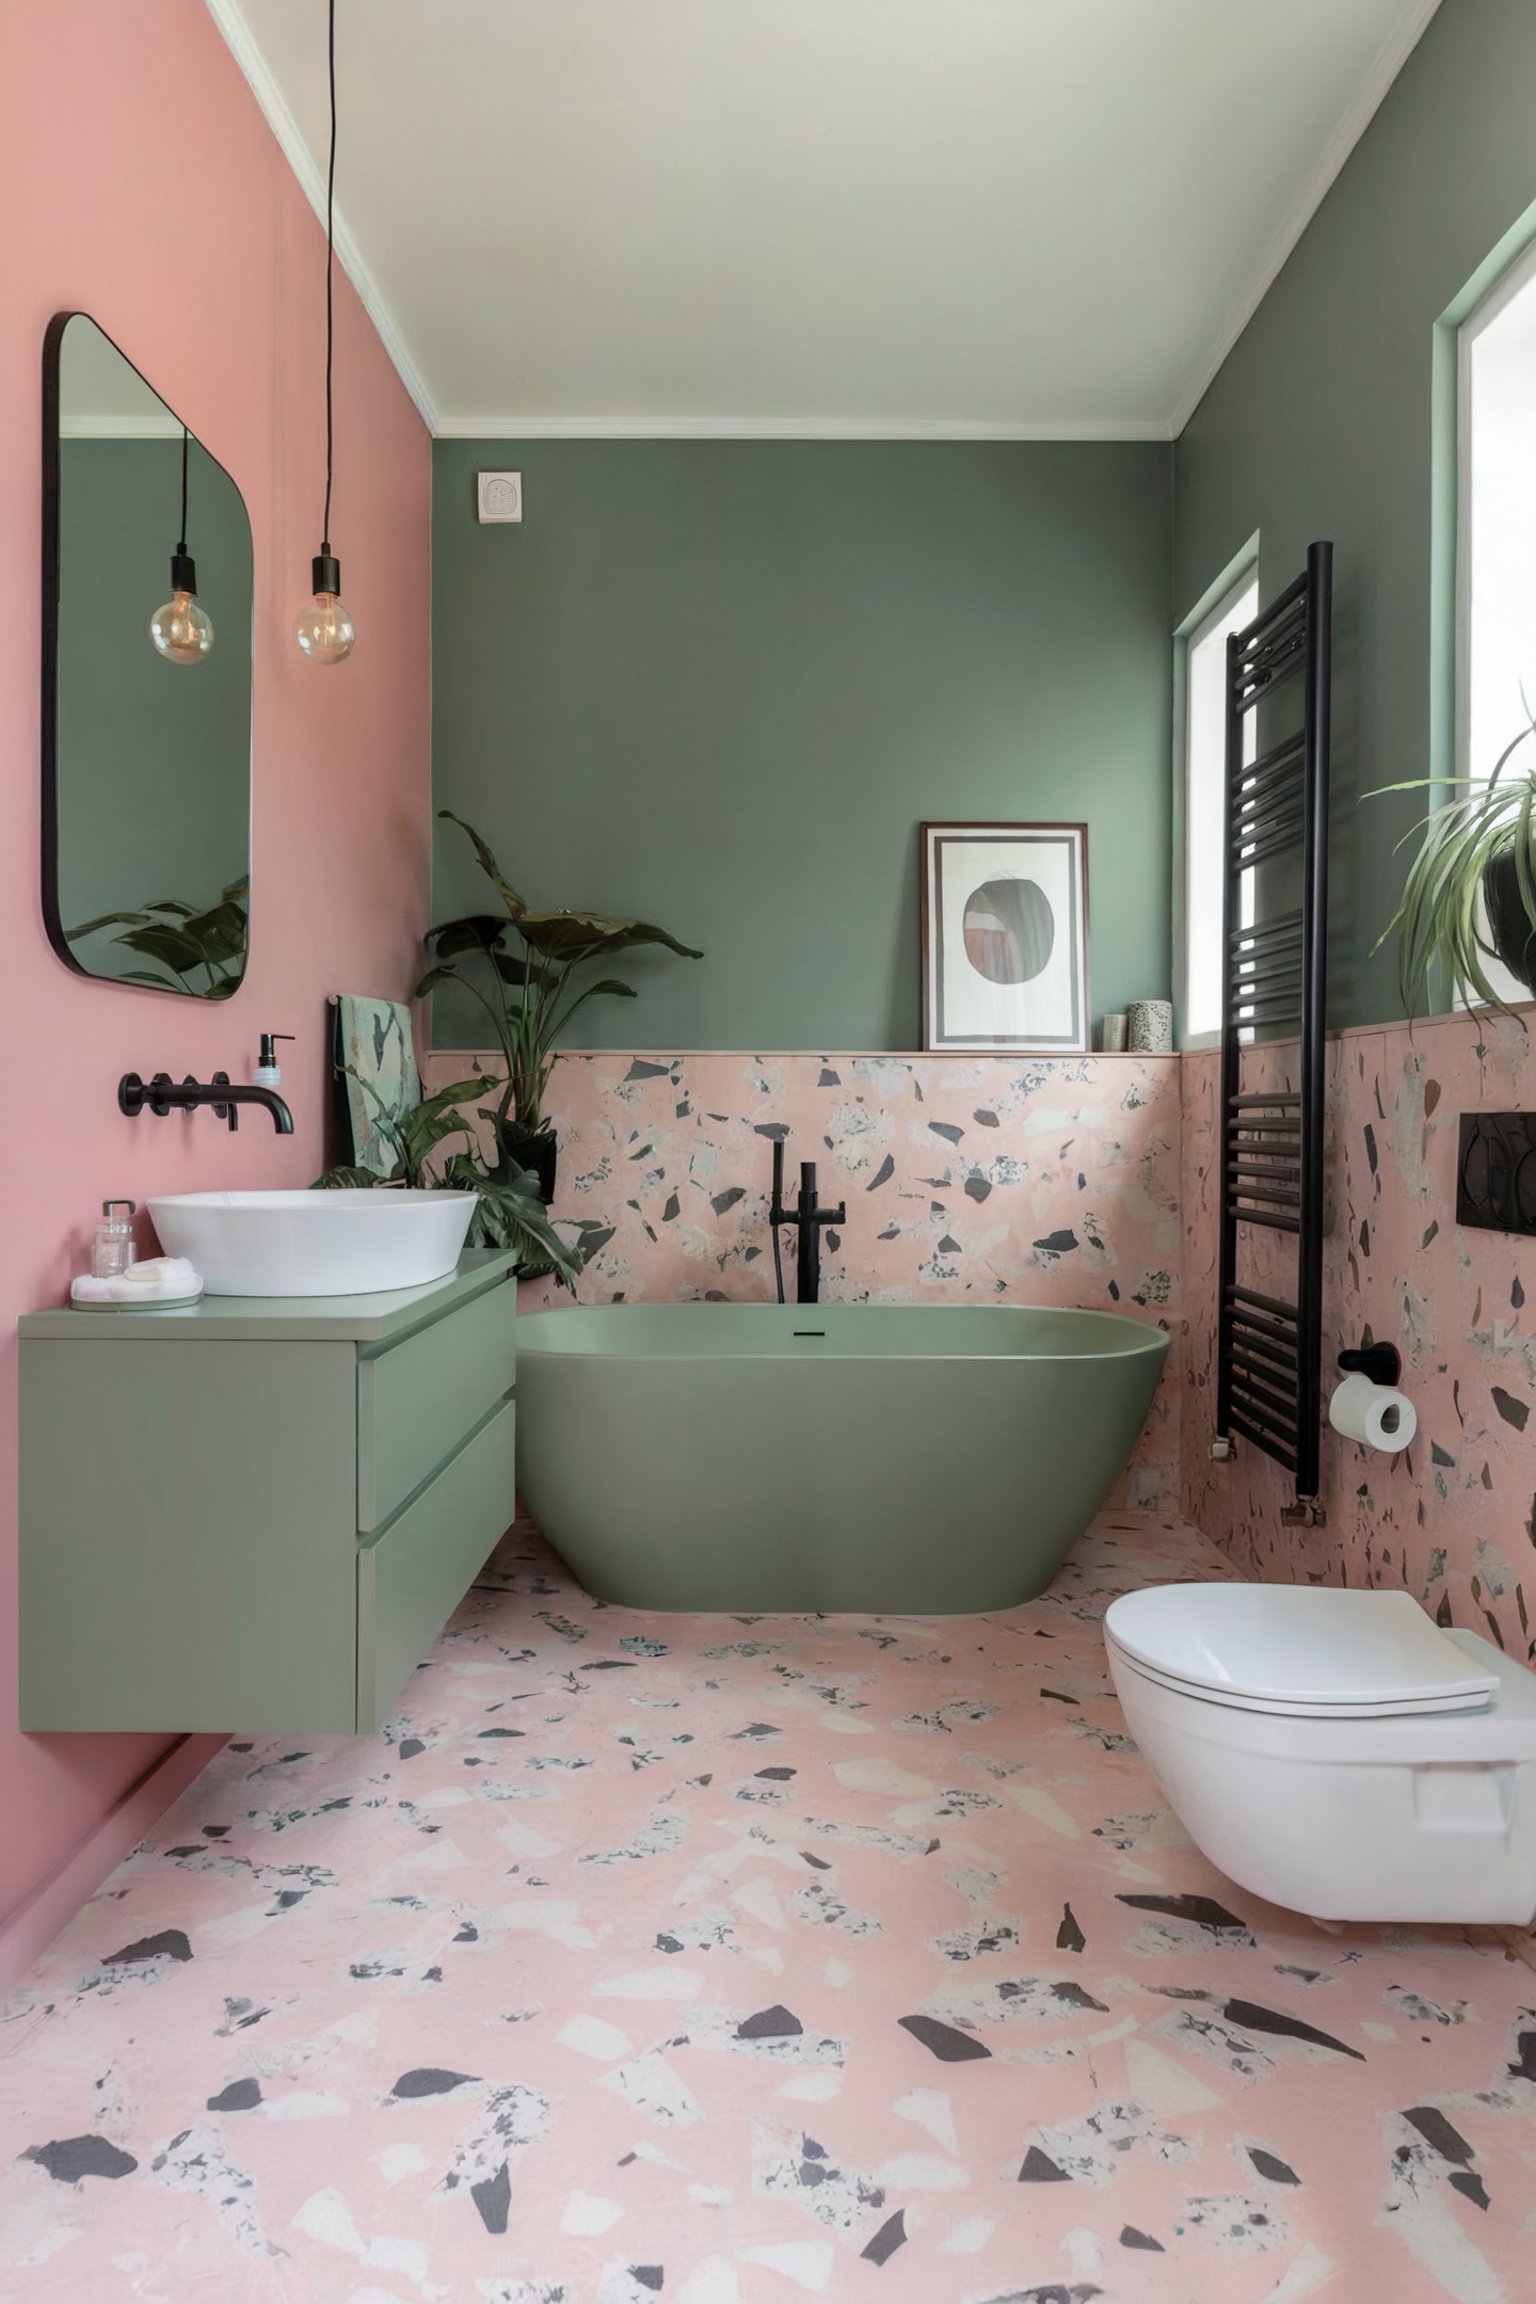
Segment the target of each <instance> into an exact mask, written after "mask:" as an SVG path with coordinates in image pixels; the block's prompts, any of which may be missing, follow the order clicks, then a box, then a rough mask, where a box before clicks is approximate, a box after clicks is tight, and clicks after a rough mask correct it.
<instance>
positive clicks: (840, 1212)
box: [768, 1136, 848, 1304]
mask: <svg viewBox="0 0 1536 2304" xmlns="http://www.w3.org/2000/svg"><path fill="white" fill-rule="evenodd" d="M847 1221H848V1209H847V1205H846V1203H845V1202H844V1201H841V1200H839V1202H838V1204H837V1206H836V1207H835V1208H823V1207H822V1206H821V1203H820V1201H819V1199H818V1198H817V1193H816V1163H815V1161H814V1160H802V1161H801V1163H800V1192H799V1196H798V1198H797V1199H796V1201H795V1205H794V1207H793V1208H786V1207H785V1205H784V1142H783V1138H782V1137H778V1136H776V1137H775V1138H774V1140H773V1205H772V1207H771V1208H770V1209H769V1211H768V1222H769V1224H770V1226H771V1227H772V1231H773V1268H774V1270H775V1272H776V1273H777V1274H778V1278H779V1302H780V1303H781V1304H782V1303H783V1301H784V1268H783V1266H782V1265H781V1263H780V1262H779V1226H780V1225H781V1224H793V1225H794V1227H795V1231H796V1235H797V1237H796V1243H795V1302H796V1303H797V1304H819V1303H820V1302H821V1234H822V1228H823V1226H824V1225H827V1224H846V1223H847Z"/></svg>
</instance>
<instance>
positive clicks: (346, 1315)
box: [19, 1248, 516, 1349]
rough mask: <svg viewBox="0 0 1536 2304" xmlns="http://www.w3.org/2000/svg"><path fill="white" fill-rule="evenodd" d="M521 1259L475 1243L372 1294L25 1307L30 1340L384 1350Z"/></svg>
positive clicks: (24, 1321) (23, 1331) (24, 1324)
mask: <svg viewBox="0 0 1536 2304" xmlns="http://www.w3.org/2000/svg"><path fill="white" fill-rule="evenodd" d="M515 1261H516V1259H515V1257H514V1256H513V1254H512V1252H511V1250H509V1249H506V1248H470V1249H467V1250H466V1251H465V1253H464V1255H462V1256H461V1257H460V1259H459V1265H458V1270H457V1271H456V1272H452V1273H450V1274H449V1275H448V1277H447V1278H446V1279H445V1280H434V1281H432V1282H431V1283H430V1284H429V1285H428V1286H427V1287H425V1288H394V1289H386V1290H383V1291H381V1292H380V1293H378V1294H376V1295H368V1296H202V1297H199V1299H198V1301H197V1302H196V1303H195V1304H182V1305H167V1306H166V1307H165V1308H164V1309H163V1310H161V1311H154V1310H152V1309H145V1310H144V1311H137V1310H129V1311H126V1312H117V1311H105V1310H97V1309H94V1308H92V1309H89V1310H87V1309H85V1308H82V1307H80V1306H70V1307H69V1308H67V1309H65V1310H61V1311H52V1312H28V1313H26V1314H25V1315H24V1316H23V1318H22V1320H21V1322H20V1323H19V1325H20V1330H21V1334H22V1335H23V1336H24V1337H26V1338H39V1337H46V1338H53V1339H55V1340H57V1339H59V1338H65V1337H67V1338H70V1339H71V1340H73V1341H74V1342H76V1343H80V1342H82V1341H91V1342H94V1341H96V1340H97V1339H100V1340H101V1341H103V1342H116V1341H119V1340H134V1341H138V1340H142V1339H145V1338H148V1339H150V1340H155V1339H158V1340H159V1341H160V1342H162V1343H166V1342H173V1343H182V1344H185V1343H189V1342H197V1343H209V1344H229V1343H242V1344H279V1343H293V1342H301V1343H311V1344H324V1343H333V1342H344V1341H346V1340H348V1339H350V1340H352V1341H354V1342H356V1343H358V1344H361V1345H364V1346H373V1347H375V1348H376V1349H382V1348H384V1347H386V1346H388V1345H391V1344H398V1343H400V1342H401V1341H402V1340H403V1339H404V1338H405V1337H407V1336H409V1335H410V1334H411V1333H412V1331H413V1330H415V1329H417V1328H424V1327H426V1326H427V1325H428V1324H429V1322H431V1321H433V1320H440V1319H441V1318H442V1317H443V1315H444V1313H446V1312H451V1311H452V1310H453V1309H454V1308H455V1306H457V1305H459V1304H465V1303H468V1301H469V1299H470V1298H471V1297H472V1296H478V1295H479V1294H480V1293H481V1291H482V1290H483V1289H485V1288H487V1287H489V1286H490V1285H491V1284H492V1283H493V1282H494V1281H497V1280H501V1279H503V1278H505V1277H506V1275H507V1274H509V1273H510V1272H511V1270H512V1267H513V1265H514V1263H515Z"/></svg>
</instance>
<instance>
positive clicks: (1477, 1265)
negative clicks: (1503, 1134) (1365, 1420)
mask: <svg viewBox="0 0 1536 2304" xmlns="http://www.w3.org/2000/svg"><path fill="white" fill-rule="evenodd" d="M1526 1019H1527V1022H1536V1011H1532V1010H1527V1011H1526ZM1294 1056H1295V1050H1294V1047H1293V1046H1292V1047H1286V1048H1282V1049H1277V1050H1273V1051H1271V1050H1262V1051H1261V1050H1253V1051H1250V1052H1249V1053H1248V1055H1247V1056H1246V1057H1245V1059H1244V1077H1245V1085H1246V1086H1253V1087H1260V1086H1262V1087H1274V1086H1280V1085H1290V1084H1292V1083H1291V1082H1290V1080H1289V1079H1288V1078H1287V1076H1286V1067H1287V1065H1288V1064H1291V1063H1293V1062H1294ZM1217 1065H1218V1058H1217V1057H1216V1056H1215V1055H1214V1054H1209V1055H1206V1054H1201V1055H1194V1056H1186V1057H1185V1058H1184V1059H1183V1063H1182V1071H1183V1078H1184V1137H1183V1141H1184V1181H1183V1192H1182V1197H1183V1202H1184V1216H1185V1241H1184V1255H1183V1298H1182V1303H1183V1318H1184V1326H1185V1339H1184V1346H1185V1348H1184V1359H1183V1366H1184V1378H1185V1394H1184V1403H1183V1412H1182V1428H1183V1448H1184V1495H1183V1500H1184V1509H1185V1511H1186V1513H1187V1514H1188V1515H1189V1517H1190V1518H1191V1519H1192V1520H1194V1521H1195V1522H1196V1523H1197V1524H1198V1526H1199V1527H1200V1528H1202V1529H1203V1530H1204V1532H1205V1533H1206V1534H1207V1535H1208V1536H1211V1537H1213V1538H1214V1539H1215V1540H1216V1541H1217V1542H1218V1543H1219V1544H1221V1545H1222V1546H1223V1548H1224V1549H1225V1550H1226V1551H1227V1552H1229V1553H1230V1555H1231V1557H1232V1558H1233V1560H1234V1561H1236V1562H1237V1564H1238V1565H1239V1566H1240V1567H1242V1568H1243V1569H1245V1570H1246V1571H1247V1572H1248V1573H1249V1574H1250V1575H1255V1576H1259V1577H1262V1578H1265V1579H1271V1580H1282V1581H1296V1582H1310V1583H1327V1584H1341V1583H1343V1584H1370V1585H1394V1586H1399V1587H1401V1588H1404V1589H1406V1590H1407V1591H1409V1592H1411V1593H1412V1594H1413V1596H1414V1598H1415V1599H1417V1600H1420V1601H1422V1602H1423V1604H1424V1605H1425V1607H1427V1608H1428V1609H1430V1610H1431V1612H1432V1613H1434V1614H1436V1615H1438V1616H1440V1617H1441V1618H1442V1620H1443V1621H1446V1622H1449V1623H1455V1624H1460V1625H1464V1626H1466V1627H1467V1628H1468V1629H1469V1630H1471V1631H1474V1632H1481V1633H1482V1634H1483V1635H1484V1636H1485V1637H1489V1636H1491V1637H1493V1638H1495V1639H1497V1640H1499V1641H1500V1642H1501V1643H1502V1644H1503V1646H1504V1647H1505V1648H1506V1649H1508V1651H1509V1652H1510V1653H1511V1654H1512V1655H1515V1656H1518V1657H1520V1658H1521V1659H1522V1660H1525V1659H1528V1658H1530V1657H1531V1656H1532V1654H1533V1653H1536V1642H1533V1639H1532V1633H1533V1630H1536V1626H1533V1623H1532V1617H1533V1614H1536V1575H1533V1572H1532V1545H1533V1544H1536V1426H1533V1425H1532V1424H1531V1423H1530V1421H1529V1420H1530V1417H1531V1415H1532V1413H1533V1410H1536V1240H1532V1239H1523V1238H1517V1237H1514V1236H1511V1235H1509V1234H1505V1233H1497V1232H1481V1231H1476V1230H1472V1229H1463V1228H1461V1227H1459V1226H1458V1225H1457V1223H1456V1220H1455V1218H1456V1160H1457V1144H1458V1120H1459V1117H1460V1115H1461V1113H1462V1112H1464V1111H1474V1110H1476V1109H1478V1108H1479V1107H1481V1108H1483V1109H1485V1110H1488V1111H1494V1112H1501V1111H1516V1110H1524V1111H1529V1110H1530V1109H1531V1107H1532V1105H1533V1103H1536V1047H1533V1044H1532V1039H1531V1036H1530V1034H1528V1033H1527V1032H1525V1031H1523V1030H1522V1028H1521V1026H1520V1024H1519V1023H1518V1022H1517V1021H1516V1020H1515V1019H1513V1018H1511V1017H1493V1016H1480V1017H1477V1018H1473V1017H1469V1016H1448V1017H1438V1018H1435V1019H1433V1020H1431V1021H1429V1022H1425V1023H1420V1024H1417V1025H1415V1026H1414V1027H1413V1029H1412V1030H1411V1031H1410V1029H1409V1027H1408V1026H1407V1025H1406V1024H1390V1025H1386V1026H1382V1027H1380V1028H1377V1029H1374V1030H1370V1029H1367V1030H1361V1031H1351V1032H1347V1033H1345V1034H1344V1035H1343V1036H1342V1037H1341V1038H1339V1039H1336V1040H1332V1041H1330V1042H1329V1045H1328V1117H1327V1193H1326V1224H1327V1242H1326V1249H1325V1262H1324V1314H1323V1319H1324V1327H1323V1352H1324V1368H1325V1370H1326V1371H1329V1372H1330V1374H1329V1376H1328V1377H1327V1378H1325V1382H1328V1383H1331V1381H1334V1380H1336V1378H1334V1377H1333V1376H1332V1373H1331V1372H1332V1371H1334V1369H1335V1366H1336V1362H1337V1356H1338V1354H1339V1352H1340V1351H1341V1350H1343V1349H1344V1348H1345V1347H1346V1346H1347V1345H1354V1344H1358V1343H1359V1342H1360V1341H1361V1339H1362V1337H1363V1336H1364V1335H1365V1333H1366V1331H1367V1329H1369V1331H1370V1334H1371V1336H1372V1337H1373V1338H1374V1339H1375V1340H1376V1341H1378V1342H1383V1343H1391V1344H1395V1345H1396V1346H1397V1347H1398V1350H1399V1351H1400V1352H1401V1354H1402V1357H1403V1371H1404V1374H1403V1382H1404V1387H1405V1389H1406V1390H1407V1391H1408V1393H1409V1394H1410V1396H1411V1397H1412V1399H1413V1402H1414V1405H1415V1407H1416V1408H1417V1410H1418V1416H1419V1426H1418V1435H1417V1438H1416V1439H1415V1441H1414V1443H1413V1445H1412V1446H1411V1447H1410V1448H1408V1449H1406V1450H1404V1451H1403V1452H1402V1453H1400V1454H1398V1455H1384V1454H1382V1453H1380V1452H1378V1451H1374V1450H1368V1449H1364V1448H1361V1447H1358V1446H1356V1445H1355V1444H1354V1443H1353V1442H1352V1441H1347V1440H1343V1439H1341V1438H1340V1437H1339V1435H1338V1434H1337V1433H1336V1432H1334V1431H1332V1430H1331V1429H1328V1428H1326V1427H1325V1429H1324V1433H1323V1501H1324V1503H1325V1505H1326V1508H1327V1513H1328V1519H1327V1525H1326V1527H1323V1528H1318V1529H1300V1528H1290V1527H1286V1526H1285V1525H1284V1524H1283V1523H1282V1521H1281V1519H1280V1512H1281V1509H1282V1507H1283V1506H1284V1505H1285V1504H1286V1503H1288V1502H1289V1501H1290V1496H1291V1484H1290V1482H1289V1480H1288V1478H1287V1476H1286V1475H1285V1474H1284V1473H1283V1472H1282V1471H1281V1469H1280V1467H1279V1466H1278V1465H1277V1464H1274V1463H1272V1462H1271V1461H1270V1459H1269V1458H1268V1457H1266V1456H1264V1455H1262V1454H1261V1453H1260V1452H1259V1451H1258V1450H1256V1449H1253V1448H1250V1447H1248V1446H1246V1445H1242V1446H1240V1449H1239V1453H1238V1454H1237V1456H1236V1457H1234V1458H1233V1459H1232V1461H1230V1462H1229V1463H1224V1464H1213V1463H1212V1462H1211V1458H1210V1444H1211V1440H1212V1438H1213V1437H1214V1433H1215V1350H1216V1332H1215V1304H1216V1254H1217V1245H1218V1233H1217V1174H1218V1171H1217V1139H1216V1119H1217V1089H1218V1074H1217ZM1269 1238H1270V1236H1266V1240H1268V1239H1269ZM1289 1245H1290V1244H1289V1243H1288V1242H1285V1243H1283V1244H1280V1245H1279V1246H1278V1247H1276V1246H1274V1245H1273V1244H1271V1245H1270V1246H1269V1249H1268V1253H1267V1255H1266V1249H1265V1244H1264V1242H1262V1241H1261V1243H1260V1244H1259V1246H1258V1255H1259V1256H1260V1257H1261V1258H1263V1259H1264V1261H1263V1262H1261V1263H1259V1264H1258V1265H1257V1266H1254V1265H1248V1266H1245V1268H1244V1271H1243V1272H1240V1275H1239V1276H1240V1277H1249V1278H1250V1285H1254V1286H1258V1287H1260V1288H1266V1287H1267V1283H1268V1281H1271V1280H1279V1279H1280V1277H1281V1275H1280V1268H1279V1265H1278V1264H1277V1263H1276V1262H1275V1261H1274V1259H1275V1257H1276V1256H1277V1255H1278V1256H1280V1257H1284V1256H1285V1255H1286V1254H1288V1252H1289ZM1253 1253H1254V1250H1253V1249H1251V1248H1245V1250H1244V1254H1245V1256H1248V1255H1252V1254H1253ZM1274 1292H1275V1293H1279V1294H1284V1295H1286V1296H1289V1295H1290V1293H1291V1291H1290V1289H1288V1288H1286V1287H1284V1286H1283V1285H1282V1286H1280V1287H1278V1288H1276V1289H1275V1291H1274Z"/></svg>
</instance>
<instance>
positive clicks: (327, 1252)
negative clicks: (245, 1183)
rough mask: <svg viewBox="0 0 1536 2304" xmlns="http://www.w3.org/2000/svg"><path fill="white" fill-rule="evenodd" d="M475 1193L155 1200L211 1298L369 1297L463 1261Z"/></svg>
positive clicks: (189, 1195)
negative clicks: (460, 1257) (199, 1273)
mask: <svg viewBox="0 0 1536 2304" xmlns="http://www.w3.org/2000/svg"><path fill="white" fill-rule="evenodd" d="M474 1212H475V1194H474V1193H473V1192H405V1191H378V1192H368V1191H349V1192H173V1193H169V1194H167V1195H166V1196H165V1197H164V1198H162V1199H158V1200H151V1201H150V1203H149V1213H150V1217H151V1219H152V1221H153V1223H154V1227H155V1230H156V1232H157V1233H158V1234H159V1236H160V1245H161V1247H162V1248H163V1249H164V1250H165V1253H166V1255H167V1256H185V1257H187V1258H189V1259H190V1261H191V1262H192V1263H193V1264H195V1265H196V1266H197V1269H198V1271H199V1272H201V1274H202V1276H203V1284H204V1286H205V1287H206V1289H207V1291H208V1293H209V1295H210V1296H370V1295H374V1294H376V1293H378V1292H380V1291H382V1290H384V1289H387V1288H420V1287H424V1286H425V1285H426V1283H427V1282H428V1281H431V1280H441V1279H443V1278H445V1277H446V1275H447V1274H448V1273H450V1272H451V1271H452V1270H453V1269H454V1266H455V1265H456V1264H457V1263H458V1261H459V1256H460V1253H461V1251H462V1249H463V1246H464V1236H465V1234H466V1233H467V1232H468V1230H469V1225H470V1219H471V1217H472V1216H473V1215H474Z"/></svg>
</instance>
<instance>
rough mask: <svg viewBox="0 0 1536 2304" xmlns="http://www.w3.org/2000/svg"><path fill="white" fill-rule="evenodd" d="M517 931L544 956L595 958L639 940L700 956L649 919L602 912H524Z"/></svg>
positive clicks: (569, 959)
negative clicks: (614, 915) (631, 918)
mask: <svg viewBox="0 0 1536 2304" xmlns="http://www.w3.org/2000/svg"><path fill="white" fill-rule="evenodd" d="M517 925H518V931H519V933H520V934H521V936H522V937H523V939H524V941H525V942H526V943H529V944H531V945H532V946H533V949H534V950H535V952H541V953H542V954H543V955H544V957H545V959H546V960H562V961H564V962H566V963H567V964H568V965H569V964H570V963H571V962H573V961H577V960H595V959H596V958H597V956H598V954H599V953H600V952H629V951H632V950H633V949H634V947H635V946H636V945H638V944H664V945H665V946H666V948H667V950H668V951H669V952H675V953H677V954H678V956H679V958H680V959H683V960H702V959H703V957H704V955H703V953H702V952H700V951H698V950H696V949H695V947H694V946H693V945H692V944H680V943H679V942H678V940H677V938H676V937H675V936H669V935H668V933H667V931H666V929H665V928H655V927H653V926H652V925H651V923H650V922H649V921H648V920H616V919H613V918H612V917H611V916H610V915H609V914H607V913H603V912H525V913H524V914H523V916H522V918H521V919H520V920H519V922H518V924H517Z"/></svg>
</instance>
